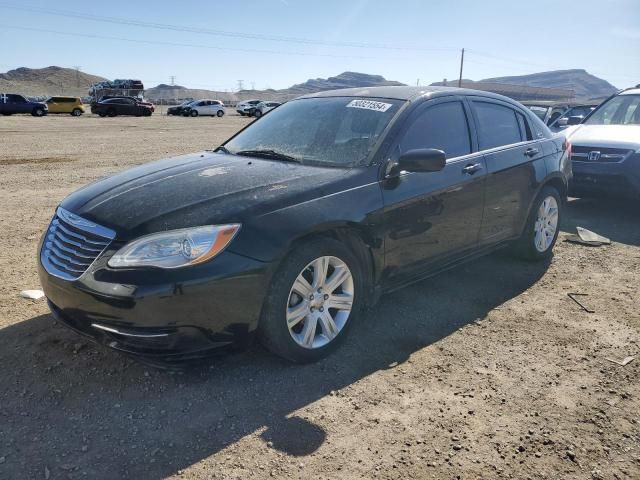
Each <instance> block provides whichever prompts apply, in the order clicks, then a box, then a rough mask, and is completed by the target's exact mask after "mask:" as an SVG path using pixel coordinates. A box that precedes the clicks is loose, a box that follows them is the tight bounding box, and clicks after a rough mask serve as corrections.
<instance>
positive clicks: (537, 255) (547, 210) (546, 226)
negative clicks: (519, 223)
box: [514, 185, 562, 261]
mask: <svg viewBox="0 0 640 480" xmlns="http://www.w3.org/2000/svg"><path fill="white" fill-rule="evenodd" d="M561 214H562V199H561V198H560V193H559V192H558V190H556V189H555V188H554V187H552V186H549V185H547V186H545V187H543V189H542V190H541V191H540V193H539V194H538V196H537V197H536V200H535V201H534V203H533V205H532V207H531V212H530V213H529V218H528V220H527V224H526V226H525V228H524V232H523V233H522V236H521V237H520V238H519V239H518V240H517V241H516V243H515V245H514V250H515V253H516V255H517V256H519V257H521V258H524V259H525V260H532V261H539V260H545V259H547V258H549V257H551V255H552V254H553V246H554V245H555V244H556V240H557V239H558V233H559V232H560V220H561Z"/></svg>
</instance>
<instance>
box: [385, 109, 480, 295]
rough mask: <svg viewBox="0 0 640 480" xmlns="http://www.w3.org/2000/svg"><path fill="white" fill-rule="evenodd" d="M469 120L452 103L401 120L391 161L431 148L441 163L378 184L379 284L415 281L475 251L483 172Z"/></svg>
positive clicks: (478, 227) (412, 114) (418, 112)
mask: <svg viewBox="0 0 640 480" xmlns="http://www.w3.org/2000/svg"><path fill="white" fill-rule="evenodd" d="M470 120H471V119H470V109H469V108H468V106H466V105H465V104H464V103H463V102H462V101H461V99H459V98H457V97H447V98H446V99H434V100H430V101H428V102H425V103H424V104H423V105H421V106H420V107H418V108H417V109H416V110H415V111H414V112H413V113H411V114H410V116H409V118H407V120H406V122H405V124H404V126H403V132H402V133H401V134H400V135H399V140H398V142H397V145H396V147H395V149H394V153H393V154H392V155H393V156H394V157H396V158H397V157H399V156H400V154H402V153H404V152H406V151H409V150H413V149H417V148H437V149H440V150H443V151H444V152H445V154H446V156H447V163H446V166H445V167H444V169H443V170H442V171H439V172H420V173H408V172H402V173H401V174H400V176H399V177H395V178H388V179H386V180H384V181H383V197H384V204H385V207H384V224H385V231H386V233H385V263H386V267H385V274H384V275H385V278H384V279H383V280H384V281H386V282H388V283H394V282H401V281H402V280H403V279H405V278H408V277H412V276H419V275H421V273H422V272H423V270H424V269H426V268H430V267H431V266H433V265H434V264H438V263H446V262H448V261H451V260H454V259H455V258H456V257H459V256H464V255H465V254H466V253H468V252H470V251H472V250H473V249H475V248H476V246H477V243H478V233H479V230H480V225H481V221H482V210H483V203H484V178H485V172H486V169H485V165H484V159H483V156H482V154H480V153H477V151H476V145H475V141H474V140H473V137H472V136H471V134H470V127H469V124H470Z"/></svg>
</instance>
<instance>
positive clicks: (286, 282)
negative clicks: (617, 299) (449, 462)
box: [39, 87, 570, 362]
mask: <svg viewBox="0 0 640 480" xmlns="http://www.w3.org/2000/svg"><path fill="white" fill-rule="evenodd" d="M566 148H568V147H567V146H566V145H564V144H563V140H562V139H559V138H555V137H553V136H552V134H551V133H550V131H549V129H548V128H547V127H546V126H545V125H544V124H543V123H542V122H541V121H540V120H539V119H538V118H537V117H536V116H535V115H534V114H533V113H531V112H530V111H529V110H528V109H526V108H525V107H523V106H522V105H520V104H518V103H516V102H514V101H512V100H509V99H507V98H505V97H502V96H499V95H494V94H490V93H486V92H478V91H473V90H464V89H450V88H446V87H436V88H412V87H379V88H366V89H347V90H339V91H332V92H323V93H318V94H315V95H309V96H305V97H301V98H299V99H297V100H294V101H291V102H288V103H286V104H284V105H282V106H281V107H278V108H277V109H275V110H274V111H273V112H271V113H270V114H269V115H266V116H264V117H263V118H260V119H258V120H257V121H255V122H253V123H252V124H250V125H249V126H247V127H246V128H245V129H243V130H242V131H240V132H239V133H237V134H236V135H235V136H234V137H232V138H231V139H229V140H228V141H227V142H226V143H224V144H223V145H222V146H220V147H218V148H217V149H216V150H215V151H207V152H203V153H198V154H194V155H188V156H182V157H178V158H174V159H167V160H162V161H160V162H157V163H151V164H147V165H143V166H140V167H137V168H133V169H131V170H127V171H125V172H122V173H120V174H117V175H114V176H112V177H110V178H107V179H104V180H101V181H98V182H95V183H92V184H90V185H88V186H86V187H84V188H83V189H81V190H79V191H78V192H76V193H74V194H72V195H70V196H69V197H67V198H66V199H65V200H64V201H63V202H62V204H61V205H60V206H59V208H58V209H57V211H56V214H55V216H54V218H53V220H52V222H51V224H50V226H49V228H48V230H47V232H46V233H45V235H44V237H43V241H42V244H41V248H40V255H39V265H40V268H39V274H40V280H41V283H42V286H43V289H44V292H45V294H46V296H47V298H48V301H49V306H50V308H51V311H52V312H53V314H54V316H55V317H56V318H58V319H59V320H60V321H62V322H63V323H65V324H66V325H68V326H70V327H71V328H73V329H74V330H76V331H77V332H79V333H81V334H83V335H86V336H88V337H90V338H92V339H94V340H96V341H97V342H99V343H102V344H104V345H107V346H109V347H112V348H115V349H118V350H120V351H122V352H126V353H129V354H135V355H141V356H144V357H146V359H152V360H154V361H159V360H164V361H170V360H177V359H185V358H193V357H201V356H204V355H207V354H209V353H211V352H212V351H214V350H217V349H220V348H223V347H230V346H243V345H246V344H247V342H248V341H249V340H251V339H252V338H253V337H254V336H257V337H258V338H259V339H260V340H261V341H262V342H263V343H264V344H265V345H266V346H267V347H268V348H269V349H271V350H272V351H273V352H275V353H277V354H279V355H281V356H283V357H285V358H287V359H289V360H292V361H295V362H306V361H313V360H316V359H319V358H321V357H323V356H324V355H326V354H328V353H329V352H330V351H331V350H333V349H334V348H336V347H337V346H338V345H339V344H340V343H341V342H343V341H344V340H345V338H347V332H348V331H349V329H350V328H351V327H353V328H355V329H358V328H360V325H358V322H357V318H356V317H358V316H361V315H363V312H364V311H366V310H365V307H368V306H371V305H373V304H374V302H375V301H376V299H377V298H378V297H379V296H380V294H382V293H384V292H387V291H390V290H393V289H396V288H399V287H401V286H403V285H406V284H408V283H411V282H415V281H417V280H420V279H422V278H424V277H425V276H428V275H430V274H433V273H435V272H438V271H441V270H443V269H444V268H450V267H452V266H454V265H456V264H458V263H460V262H463V261H465V260H469V259H470V258H473V257H475V256H478V255H481V254H484V253H486V252H489V251H492V250H494V249H496V248H499V247H502V246H506V245H511V246H513V247H514V251H516V252H518V253H519V254H520V255H521V256H523V257H525V258H528V259H532V260H541V259H545V258H547V257H549V256H550V255H551V252H552V248H553V245H554V243H555V241H556V238H557V235H558V225H559V220H560V215H561V212H562V206H563V202H564V200H565V198H566V192H567V180H568V177H569V176H570V162H569V161H568V159H567V154H566V151H565V149H566ZM457 294H458V293H457V292H452V297H453V296H455V295H457Z"/></svg>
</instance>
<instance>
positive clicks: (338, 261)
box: [258, 239, 366, 363]
mask: <svg viewBox="0 0 640 480" xmlns="http://www.w3.org/2000/svg"><path fill="white" fill-rule="evenodd" d="M316 265H318V267H316ZM323 268H324V273H320V272H321V271H322V269H323ZM316 272H318V274H317V275H318V276H316ZM343 277H344V280H342V278H343ZM305 279H306V280H305ZM363 283H364V276H363V275H362V268H361V266H360V263H359V261H358V259H357V258H356V256H355V255H354V254H353V253H352V252H351V250H349V249H348V248H347V247H346V246H345V245H344V244H342V243H340V242H338V241H336V240H333V239H317V240H313V241H310V242H308V243H305V244H302V245H300V246H298V247H296V248H295V249H294V250H293V251H292V252H291V253H290V254H289V255H288V256H287V258H286V259H285V260H284V261H283V262H282V265H281V266H280V268H279V269H278V271H277V272H276V273H275V274H274V276H273V279H272V281H271V286H270V288H269V292H268V294H267V296H266V298H265V302H264V306H263V309H262V315H261V317H260V324H259V327H258V334H259V338H260V341H261V342H262V343H263V344H264V345H265V346H266V347H267V348H268V349H269V350H270V351H271V352H273V353H275V354H276V355H279V356H281V357H283V358H286V359H287V360H290V361H292V362H295V363H307V362H314V361H317V360H319V359H321V358H323V357H326V356H327V355H329V354H330V353H331V352H332V351H334V350H335V349H336V348H338V347H339V346H340V344H341V343H342V342H343V341H344V339H345V338H346V336H347V333H348V331H349V329H350V328H351V326H352V325H353V324H354V323H356V322H357V321H358V318H357V317H358V316H359V315H360V313H361V310H362V306H363V305H364V298H363V297H364V292H365V291H366V289H365V288H363V287H364V285H363ZM323 289H324V290H323ZM312 297H313V298H312ZM325 302H326V303H325ZM333 305H339V306H340V308H335V307H334V306H333ZM325 307H326V309H325Z"/></svg>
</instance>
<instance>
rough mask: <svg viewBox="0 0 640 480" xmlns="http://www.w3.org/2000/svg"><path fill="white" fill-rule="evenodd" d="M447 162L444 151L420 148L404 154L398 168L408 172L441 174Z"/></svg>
mask: <svg viewBox="0 0 640 480" xmlns="http://www.w3.org/2000/svg"><path fill="white" fill-rule="evenodd" d="M446 160H447V157H446V155H445V153H444V152H443V151H442V150H437V149H435V148H418V149H415V150H409V151H408V152H405V153H403V154H402V155H401V156H400V159H399V160H398V168H399V169H400V170H404V171H407V172H439V171H440V170H442V169H443V168H444V166H445V163H446Z"/></svg>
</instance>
